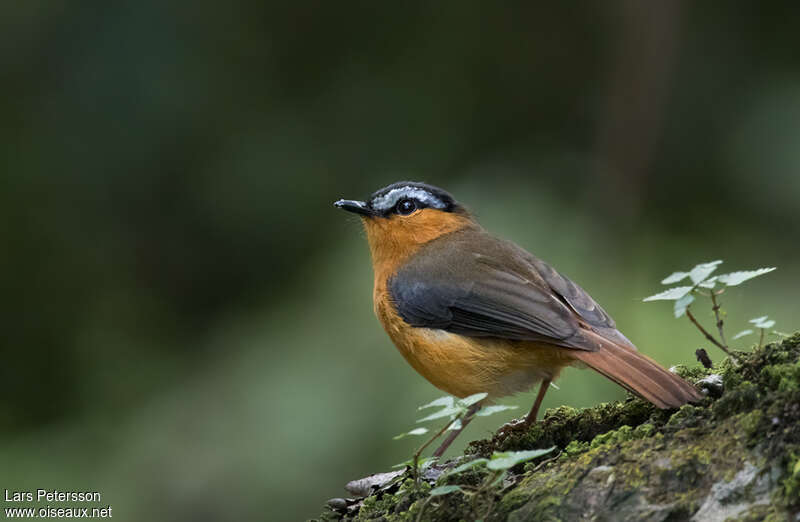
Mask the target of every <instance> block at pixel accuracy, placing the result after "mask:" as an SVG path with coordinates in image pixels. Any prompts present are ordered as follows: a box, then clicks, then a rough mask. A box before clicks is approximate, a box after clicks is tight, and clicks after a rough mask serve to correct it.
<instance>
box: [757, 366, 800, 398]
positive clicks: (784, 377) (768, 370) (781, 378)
mask: <svg viewBox="0 0 800 522" xmlns="http://www.w3.org/2000/svg"><path fill="white" fill-rule="evenodd" d="M761 374H762V375H763V377H764V379H765V381H766V383H767V385H768V386H770V387H771V388H773V389H776V390H778V391H790V390H800V361H798V362H796V363H794V364H791V363H786V364H777V365H775V366H766V367H764V369H763V370H762V372H761Z"/></svg>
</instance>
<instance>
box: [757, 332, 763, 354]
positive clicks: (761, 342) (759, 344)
mask: <svg viewBox="0 0 800 522" xmlns="http://www.w3.org/2000/svg"><path fill="white" fill-rule="evenodd" d="M763 345H764V329H763V328H762V329H761V337H760V338H759V339H758V349H759V350H760V349H761V347H762V346H763Z"/></svg>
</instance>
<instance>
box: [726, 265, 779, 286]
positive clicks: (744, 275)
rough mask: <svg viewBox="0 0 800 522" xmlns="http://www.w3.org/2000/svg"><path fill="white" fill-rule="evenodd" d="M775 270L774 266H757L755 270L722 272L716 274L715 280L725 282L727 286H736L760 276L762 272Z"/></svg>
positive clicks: (766, 272)
mask: <svg viewBox="0 0 800 522" xmlns="http://www.w3.org/2000/svg"><path fill="white" fill-rule="evenodd" d="M773 270H775V267H771V268H759V269H757V270H740V271H739V272H731V273H730V274H722V275H721V276H717V281H719V282H720V283H725V284H726V285H728V286H736V285H740V284H742V283H744V282H745V281H748V280H750V279H753V278H754V277H758V276H762V275H764V274H768V273H770V272H772V271H773Z"/></svg>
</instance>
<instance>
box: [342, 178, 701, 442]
mask: <svg viewBox="0 0 800 522" xmlns="http://www.w3.org/2000/svg"><path fill="white" fill-rule="evenodd" d="M334 205H335V206H336V207H338V208H341V209H343V210H347V211H349V212H353V213H355V214H358V215H359V216H360V217H361V218H362V222H363V224H364V227H365V229H366V233H367V240H368V242H369V248H370V252H371V254H372V264H373V269H374V274H375V287H374V293H373V299H374V307H375V314H376V315H377V317H378V319H379V320H380V322H381V324H382V325H383V328H384V329H385V330H386V333H388V334H389V337H390V338H391V339H392V341H393V342H394V344H395V345H396V346H397V349H398V350H399V351H400V353H401V354H402V355H403V357H404V358H405V359H406V361H408V363H409V364H411V366H413V367H414V369H415V370H416V371H417V372H419V373H420V374H421V375H422V376H423V377H425V378H426V379H427V380H428V381H430V382H431V384H433V385H434V386H436V387H437V388H439V389H441V390H444V391H445V392H447V393H449V394H452V395H455V396H457V397H466V396H468V395H472V394H475V393H481V392H486V393H488V396H487V398H486V399H485V400H486V401H489V400H492V399H495V398H497V397H503V396H506V395H511V394H513V393H516V392H521V391H526V390H528V389H530V388H531V387H532V386H533V385H535V384H536V383H540V388H539V394H538V396H537V397H536V401H535V403H534V404H533V407H532V408H531V410H530V413H529V414H528V416H527V417H526V419H525V422H524V424H525V425H529V424H531V423H532V422H534V421H535V420H536V416H537V414H538V410H539V406H540V405H541V402H542V399H543V398H544V394H545V392H546V391H547V389H548V387H549V385H550V383H551V382H552V381H553V380H554V379H556V378H557V377H558V375H559V373H561V370H562V369H564V368H565V367H567V366H581V367H585V366H588V367H590V368H592V369H594V370H596V371H598V372H600V373H601V374H603V375H604V376H606V377H608V378H609V379H611V380H612V381H614V382H616V383H617V384H619V385H621V386H623V387H624V388H626V389H628V390H629V391H631V392H633V393H636V394H637V395H639V396H641V397H643V398H644V399H646V400H648V401H650V402H651V403H653V404H654V405H656V406H657V407H659V408H676V407H678V406H681V405H682V404H685V403H687V402H691V401H696V400H698V399H700V398H701V395H700V394H699V393H698V391H697V390H696V389H695V388H694V387H693V386H691V385H690V384H689V383H687V382H686V381H684V380H683V379H681V378H680V377H678V376H677V375H675V374H673V373H671V372H669V371H668V370H666V369H664V368H663V367H661V366H660V365H659V364H658V363H656V362H655V361H653V360H652V359H650V358H649V357H647V356H645V355H642V354H641V353H639V352H637V351H636V347H635V346H634V345H633V343H631V342H630V341H629V340H628V339H627V338H626V337H625V336H624V335H622V333H620V331H619V330H617V328H616V326H615V324H614V321H613V320H612V319H611V317H610V316H609V315H608V314H607V313H606V312H605V311H604V310H603V309H602V308H601V307H600V305H598V304H597V303H596V302H595V301H594V300H593V299H592V298H591V297H590V296H589V294H587V293H586V292H585V291H584V290H583V289H582V288H581V287H579V286H578V285H576V284H575V283H573V282H572V281H570V280H569V279H567V278H566V277H564V276H563V275H561V274H559V273H558V272H557V271H556V270H555V269H553V268H552V267H551V266H550V265H548V264H547V263H545V262H544V261H542V260H540V259H539V258H537V257H536V256H534V255H533V254H530V253H529V252H527V251H525V250H523V249H522V248H520V247H519V246H517V245H515V244H514V243H511V242H509V241H505V240H502V239H498V238H495V237H493V236H491V235H490V234H489V233H488V232H486V230H484V229H483V228H482V227H481V226H480V225H479V224H478V223H477V222H476V221H475V220H474V219H473V218H472V216H471V215H470V214H469V213H468V212H467V210H466V209H465V208H464V207H463V206H462V205H461V204H460V203H458V202H457V201H456V200H455V199H453V197H452V196H451V195H450V194H448V193H447V192H445V191H444V190H442V189H440V188H437V187H433V186H431V185H427V184H424V183H415V182H405V181H403V182H399V183H394V184H392V185H389V186H388V187H385V188H382V189H381V190H379V191H377V192H375V193H374V194H372V196H371V197H370V198H369V200H368V201H354V200H344V199H342V200H339V201H337V202H336V203H334ZM479 407H480V403H478V404H475V405H473V406H472V408H471V409H470V411H469V412H468V414H467V416H466V417H465V418H464V419H463V420H462V427H461V429H463V428H464V427H465V426H466V424H467V423H468V422H469V421H470V420H471V419H472V416H473V415H474V413H475V412H476V411H477V410H478V408H479ZM459 431H460V430H458V431H453V432H452V433H451V434H450V436H449V437H448V438H447V439H446V440H445V441H444V443H443V444H442V446H441V447H439V449H437V450H436V452H434V455H435V456H441V455H442V454H443V453H444V451H445V450H446V449H447V447H448V446H449V445H450V443H451V442H452V441H453V439H455V437H456V436H457V435H458V433H459Z"/></svg>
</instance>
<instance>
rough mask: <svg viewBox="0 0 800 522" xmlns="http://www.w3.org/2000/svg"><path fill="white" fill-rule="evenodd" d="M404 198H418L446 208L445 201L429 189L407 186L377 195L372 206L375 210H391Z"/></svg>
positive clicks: (439, 207)
mask: <svg viewBox="0 0 800 522" xmlns="http://www.w3.org/2000/svg"><path fill="white" fill-rule="evenodd" d="M403 198H411V199H416V200H417V201H420V202H422V203H424V204H426V205H427V206H429V207H432V208H438V209H443V208H446V207H447V205H445V203H444V201H442V200H441V199H439V198H437V197H436V196H434V195H433V194H431V193H430V192H428V191H427V190H424V189H421V188H417V187H411V186H405V187H400V188H396V189H392V190H390V191H389V192H387V193H386V194H384V195H383V196H380V197H377V198H375V199H373V200H372V208H374V209H375V210H389V209H390V208H392V207H394V206H395V205H396V204H397V202H398V201H400V200H401V199H403Z"/></svg>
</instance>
